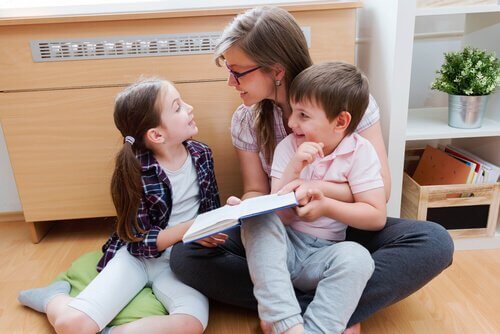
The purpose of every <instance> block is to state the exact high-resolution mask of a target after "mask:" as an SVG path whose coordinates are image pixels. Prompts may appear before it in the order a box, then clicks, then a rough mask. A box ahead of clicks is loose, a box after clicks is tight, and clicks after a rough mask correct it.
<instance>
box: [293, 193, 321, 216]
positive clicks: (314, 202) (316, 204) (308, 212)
mask: <svg viewBox="0 0 500 334" xmlns="http://www.w3.org/2000/svg"><path fill="white" fill-rule="evenodd" d="M327 205H328V203H326V197H325V196H324V195H323V192H322V191H321V190H319V189H309V190H308V191H307V204H305V205H304V206H299V207H296V208H295V213H296V214H297V216H299V217H300V218H301V219H302V220H304V221H306V222H311V221H315V220H316V219H318V218H320V217H323V216H324V212H325V207H326V206H327Z"/></svg>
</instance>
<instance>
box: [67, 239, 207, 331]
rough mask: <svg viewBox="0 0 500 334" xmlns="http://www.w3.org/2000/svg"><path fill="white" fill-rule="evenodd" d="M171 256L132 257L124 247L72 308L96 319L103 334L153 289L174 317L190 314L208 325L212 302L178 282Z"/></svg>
mask: <svg viewBox="0 0 500 334" xmlns="http://www.w3.org/2000/svg"><path fill="white" fill-rule="evenodd" d="M169 253H170V252H168V251H165V252H164V253H163V254H162V256H160V257H159V258H153V259H143V258H137V257H135V256H132V255H131V254H130V253H129V252H128V251H127V248H126V247H122V248H121V249H120V250H119V251H118V252H117V253H116V255H115V256H114V257H113V259H111V261H109V262H108V264H107V265H106V267H104V269H103V270H102V271H101V272H100V273H99V275H97V277H96V278H94V279H93V280H92V282H90V284H89V285H88V286H87V287H86V288H85V289H84V290H83V291H82V292H81V293H80V294H79V295H78V296H76V297H75V299H74V300H73V301H71V303H69V306H70V307H72V308H74V309H77V310H79V311H81V312H83V313H85V314H87V315H88V316H89V317H90V318H92V319H93V320H94V321H95V322H96V323H97V325H98V326H99V330H102V329H103V328H104V327H106V325H107V324H108V323H109V322H111V320H113V318H114V317H115V316H116V315H117V314H118V313H119V312H120V311H121V310H122V309H123V308H124V307H125V306H126V305H127V304H128V303H129V302H130V301H131V300H132V299H133V298H134V297H135V295H137V294H138V293H139V291H141V290H142V289H143V288H144V287H145V286H150V287H151V288H152V290H153V293H154V294H155V296H156V298H157V299H158V300H159V301H160V302H161V303H162V304H163V306H165V308H166V309H167V310H168V312H169V313H170V314H188V315H191V316H193V317H195V318H197V319H198V320H199V321H200V322H201V324H202V325H203V329H205V328H206V327H207V323H208V299H207V298H206V297H205V296H204V295H202V294H201V293H200V292H199V291H198V290H195V289H193V288H191V287H189V286H187V285H186V284H184V283H182V282H181V281H179V280H178V279H177V277H176V276H175V274H174V273H173V272H172V270H171V269H170V263H169Z"/></svg>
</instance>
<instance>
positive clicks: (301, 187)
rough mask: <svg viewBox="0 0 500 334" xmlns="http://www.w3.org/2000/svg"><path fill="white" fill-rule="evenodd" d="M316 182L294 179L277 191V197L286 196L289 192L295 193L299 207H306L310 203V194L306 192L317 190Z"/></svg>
mask: <svg viewBox="0 0 500 334" xmlns="http://www.w3.org/2000/svg"><path fill="white" fill-rule="evenodd" d="M317 188H318V182H317V181H305V180H302V179H295V180H293V181H292V182H290V183H288V184H287V185H285V186H284V187H283V188H281V190H280V191H278V195H284V194H288V193H289V192H291V191H294V192H295V198H296V199H297V203H299V205H300V206H303V205H306V204H307V203H309V201H310V194H308V191H309V190H310V189H317Z"/></svg>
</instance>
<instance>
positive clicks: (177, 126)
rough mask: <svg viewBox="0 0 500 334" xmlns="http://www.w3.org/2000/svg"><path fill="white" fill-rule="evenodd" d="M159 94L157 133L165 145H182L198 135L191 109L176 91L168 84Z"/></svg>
mask: <svg viewBox="0 0 500 334" xmlns="http://www.w3.org/2000/svg"><path fill="white" fill-rule="evenodd" d="M165 88H166V89H163V90H162V92H161V101H159V102H160V106H161V116H160V117H161V122H160V125H159V126H158V127H157V129H158V131H159V132H160V133H161V134H162V136H163V137H164V138H165V143H172V144H177V143H182V142H183V141H185V140H186V139H189V138H191V137H192V136H194V135H196V134H197V133H198V127H197V126H196V123H195V121H194V114H193V107H192V106H190V105H189V104H187V103H186V102H184V101H183V100H182V99H181V96H180V94H179V92H178V91H177V89H175V87H174V86H173V85H171V84H170V83H167V84H166V87H165Z"/></svg>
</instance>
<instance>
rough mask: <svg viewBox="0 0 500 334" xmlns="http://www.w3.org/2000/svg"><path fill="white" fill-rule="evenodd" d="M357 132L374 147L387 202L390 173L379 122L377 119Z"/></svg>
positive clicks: (389, 190)
mask: <svg viewBox="0 0 500 334" xmlns="http://www.w3.org/2000/svg"><path fill="white" fill-rule="evenodd" d="M359 134H360V135H361V136H363V137H364V138H366V139H368V140H369V141H370V143H372V145H373V147H374V148H375V151H377V156H378V159H379V160H380V164H381V167H382V169H381V171H380V173H381V174H382V180H383V181H384V191H385V199H386V202H387V201H388V200H389V197H390V196H391V173H390V170H389V162H388V160H387V151H386V150H385V144H384V138H383V137H382V129H381V128H380V122H379V121H377V122H376V123H375V124H373V125H372V126H370V127H369V128H367V129H365V130H363V131H361V132H360V133H359Z"/></svg>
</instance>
